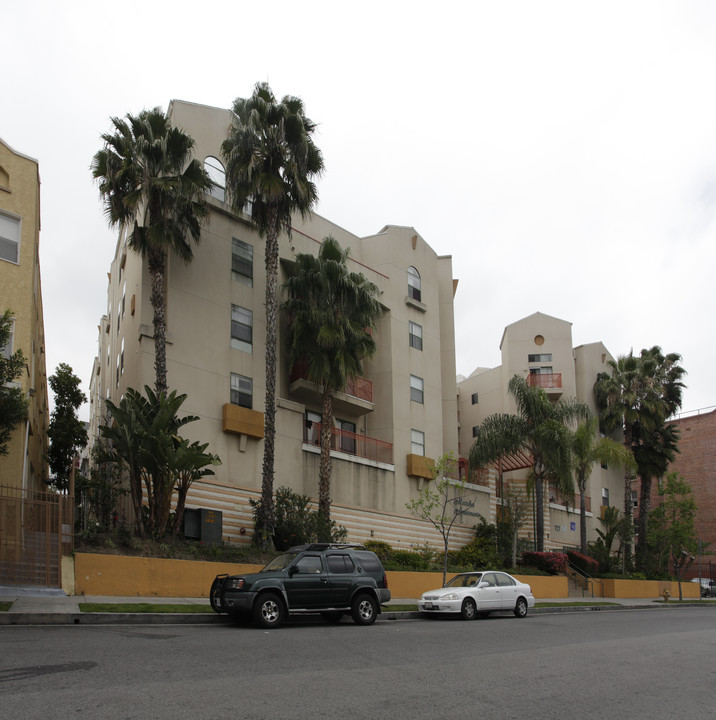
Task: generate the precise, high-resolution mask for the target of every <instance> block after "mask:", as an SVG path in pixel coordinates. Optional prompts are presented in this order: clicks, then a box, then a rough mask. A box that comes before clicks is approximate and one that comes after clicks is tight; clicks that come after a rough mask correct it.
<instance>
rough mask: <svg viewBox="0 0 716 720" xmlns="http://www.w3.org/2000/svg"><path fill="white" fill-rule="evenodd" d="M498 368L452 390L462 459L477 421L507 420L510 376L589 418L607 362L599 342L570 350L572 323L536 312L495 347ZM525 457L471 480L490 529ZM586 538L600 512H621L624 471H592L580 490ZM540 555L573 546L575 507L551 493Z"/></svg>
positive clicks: (531, 528)
mask: <svg viewBox="0 0 716 720" xmlns="http://www.w3.org/2000/svg"><path fill="white" fill-rule="evenodd" d="M500 351H501V353H502V364H501V365H499V366H498V367H495V368H482V367H478V368H477V369H476V370H475V371H474V372H473V373H472V374H471V375H470V377H468V378H461V379H460V380H459V383H458V393H459V395H458V407H459V417H460V428H459V449H460V453H461V454H462V455H465V456H467V455H468V454H469V451H470V447H471V445H472V443H473V438H474V437H475V435H476V433H477V430H478V428H479V426H480V424H481V423H482V421H483V420H484V419H485V418H486V417H488V416H489V415H492V414H494V413H515V412H516V411H517V408H516V404H515V401H514V398H513V397H512V396H511V395H510V393H509V392H508V384H509V382H510V380H511V379H512V377H513V376H514V375H519V376H521V377H524V378H525V379H526V380H527V381H528V382H529V383H530V384H531V385H533V386H536V387H541V388H542V389H543V390H544V391H545V392H546V393H547V395H548V397H549V398H550V399H551V400H553V401H554V402H557V401H558V400H559V399H560V398H567V397H574V398H577V399H578V400H581V401H583V402H585V403H586V404H587V405H588V406H589V407H590V408H591V410H592V412H593V413H594V414H595V415H596V414H597V407H596V401H595V398H594V392H593V388H594V383H595V381H596V378H597V374H598V373H600V372H605V371H606V370H607V369H608V366H607V361H608V360H610V359H612V356H611V355H610V354H609V351H608V350H607V349H606V348H605V347H604V345H603V344H602V343H601V342H595V343H590V344H587V345H580V346H578V347H573V346H572V324H571V323H569V322H567V321H565V320H560V319H558V318H555V317H551V316H550V315H545V314H544V313H540V312H537V313H534V314H533V315H529V316H528V317H525V318H523V319H521V320H518V321H517V322H514V323H512V324H510V325H508V326H507V327H506V328H505V330H504V333H503V335H502V340H501V342H500ZM530 465H531V463H530V459H529V458H527V457H522V458H520V457H510V458H506V459H504V460H503V462H502V464H501V465H500V466H499V467H497V468H492V469H491V470H490V472H488V473H482V474H480V475H478V476H477V477H476V479H475V481H476V482H477V483H478V485H479V487H480V489H481V491H480V493H479V497H480V503H479V505H478V510H479V512H480V514H482V515H483V516H484V517H485V518H487V519H488V521H490V522H494V521H495V519H496V518H498V517H499V516H500V511H501V496H502V495H501V493H502V487H501V483H502V482H503V481H506V482H508V483H510V485H512V486H514V487H515V488H520V489H524V487H525V483H526V480H527V474H528V468H529V466H530ZM586 496H587V537H588V539H590V540H591V539H594V538H596V534H595V532H594V531H595V529H596V528H600V527H601V525H600V524H599V518H600V515H601V512H602V510H601V508H602V507H605V506H608V505H616V506H617V507H621V503H622V498H623V496H624V472H623V470H622V469H621V468H604V467H599V466H595V467H594V469H593V471H592V475H591V477H590V480H589V484H588V488H587V493H586ZM535 526H536V522H535V517H534V508H533V510H532V512H531V513H530V519H529V520H528V522H527V523H526V525H525V526H524V528H523V529H522V531H521V536H522V537H523V538H525V539H527V540H530V541H534V539H535ZM544 528H545V549H546V550H549V549H561V548H566V547H573V548H577V547H579V505H578V499H577V507H576V508H575V507H574V504H572V503H570V502H568V501H567V500H565V499H564V498H562V497H560V496H559V493H558V492H557V490H556V488H555V487H554V486H550V487H549V488H545V503H544Z"/></svg>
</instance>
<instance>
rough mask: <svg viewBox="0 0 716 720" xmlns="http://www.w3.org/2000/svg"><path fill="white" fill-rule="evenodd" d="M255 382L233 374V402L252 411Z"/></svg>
mask: <svg viewBox="0 0 716 720" xmlns="http://www.w3.org/2000/svg"><path fill="white" fill-rule="evenodd" d="M253 396H254V382H253V380H252V379H251V378H248V377H244V376H243V375H237V374H236V373H231V402H232V403H233V404H234V405H240V406H241V407H245V408H248V409H249V410H251V406H252V402H253Z"/></svg>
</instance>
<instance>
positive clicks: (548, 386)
mask: <svg viewBox="0 0 716 720" xmlns="http://www.w3.org/2000/svg"><path fill="white" fill-rule="evenodd" d="M527 384H528V385H529V386H530V387H538V388H542V389H543V390H545V391H546V392H547V393H548V394H550V395H551V394H557V395H561V394H562V373H539V374H538V373H534V374H533V373H530V374H529V375H528V376H527Z"/></svg>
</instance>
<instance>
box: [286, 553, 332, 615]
mask: <svg viewBox="0 0 716 720" xmlns="http://www.w3.org/2000/svg"><path fill="white" fill-rule="evenodd" d="M284 587H285V589H286V596H287V597H288V606H289V608H290V609H292V610H293V609H296V608H320V607H325V606H326V594H327V592H328V578H327V574H326V570H325V568H324V566H323V558H322V557H321V555H319V554H310V553H306V554H305V555H301V556H300V557H299V558H298V559H297V560H296V561H295V562H294V563H293V564H292V565H291V566H290V567H289V568H288V574H287V577H286V579H285V580H284Z"/></svg>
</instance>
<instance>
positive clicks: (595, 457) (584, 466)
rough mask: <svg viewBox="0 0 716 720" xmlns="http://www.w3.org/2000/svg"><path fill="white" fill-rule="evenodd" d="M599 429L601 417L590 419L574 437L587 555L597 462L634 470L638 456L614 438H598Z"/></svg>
mask: <svg viewBox="0 0 716 720" xmlns="http://www.w3.org/2000/svg"><path fill="white" fill-rule="evenodd" d="M597 429H598V420H597V418H589V419H588V420H587V421H585V422H584V423H581V424H580V425H579V426H578V427H577V429H576V430H575V431H574V433H573V434H572V469H573V471H574V475H575V478H576V480H577V488H578V490H579V521H580V526H579V541H580V550H581V552H582V553H583V554H585V555H586V553H587V508H586V501H585V491H586V488H587V480H589V476H590V475H591V474H592V468H593V467H594V463H597V462H598V463H603V464H605V465H621V466H623V467H625V468H628V469H632V470H633V469H634V467H635V463H634V457H633V455H632V454H631V451H630V450H628V449H627V448H625V447H624V445H622V444H621V443H618V442H616V441H615V440H611V439H610V438H606V437H603V438H599V440H597V439H596V434H597Z"/></svg>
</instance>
